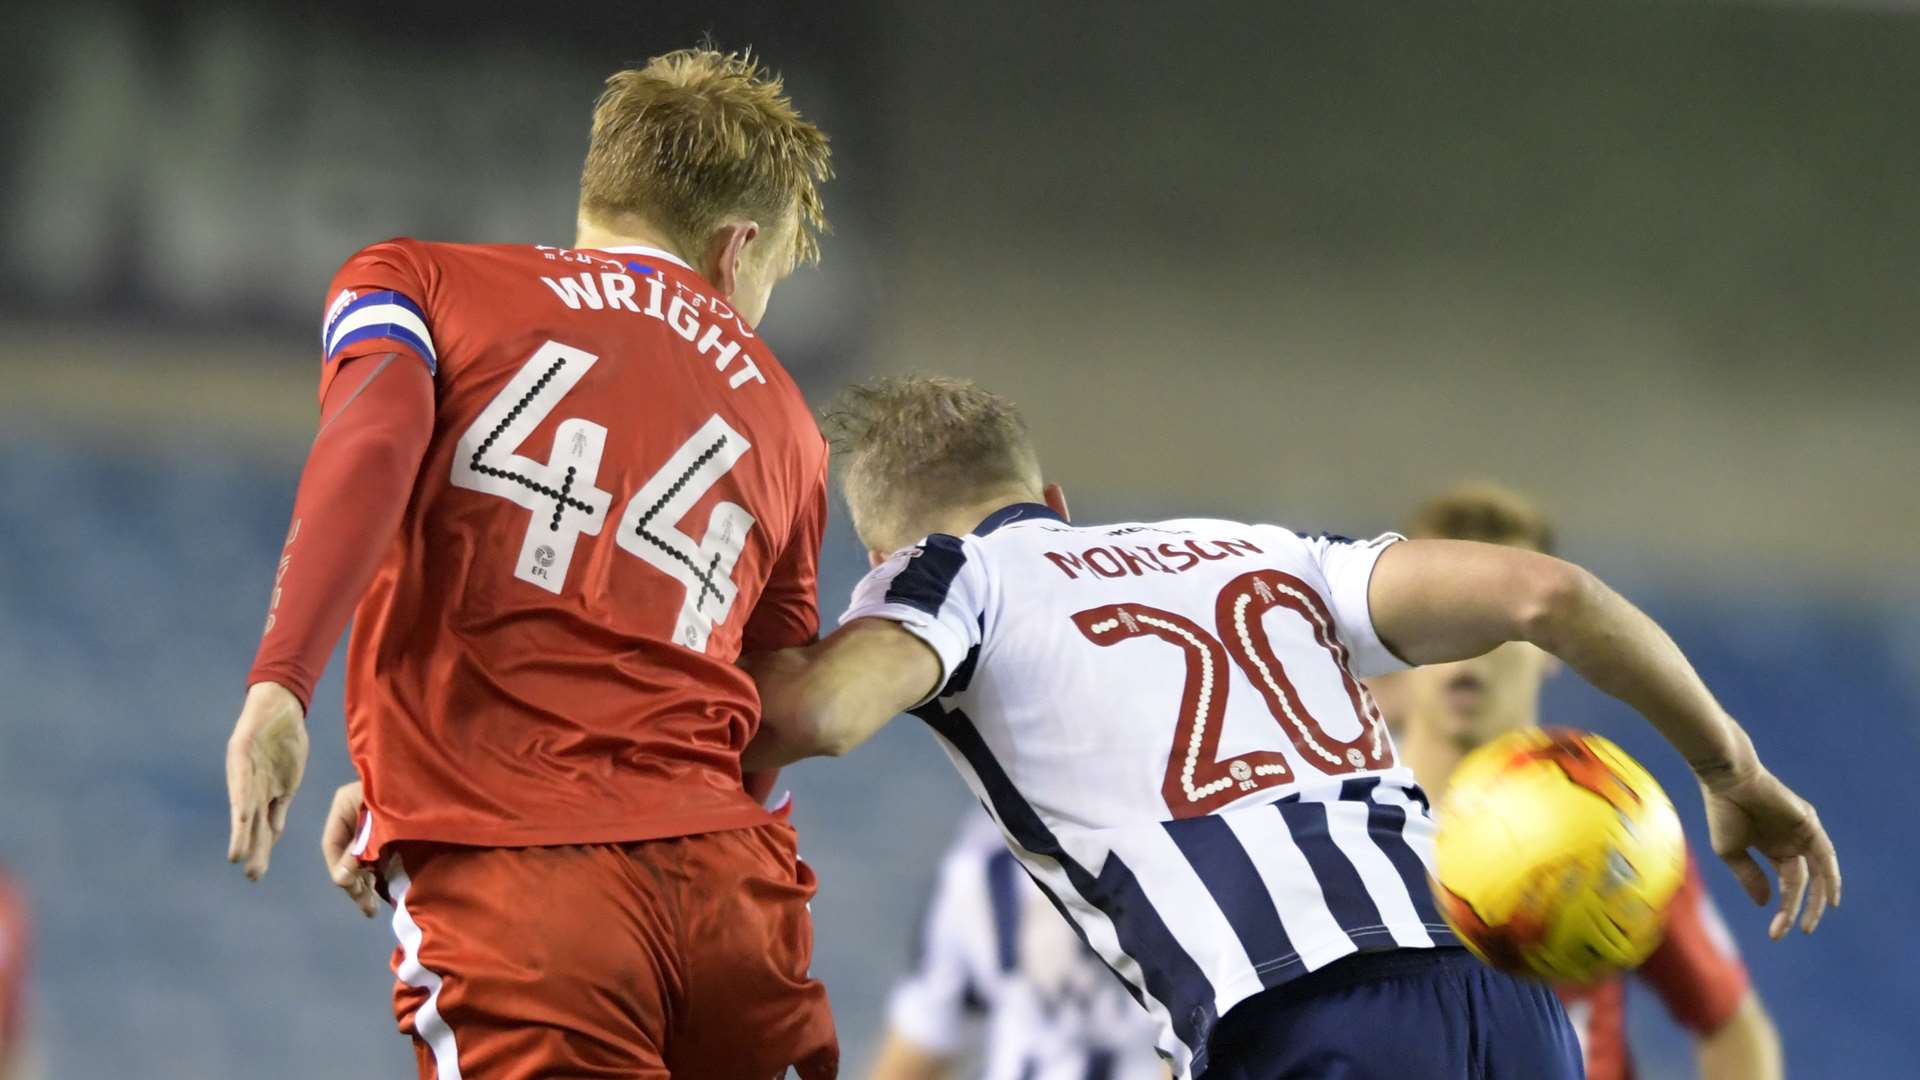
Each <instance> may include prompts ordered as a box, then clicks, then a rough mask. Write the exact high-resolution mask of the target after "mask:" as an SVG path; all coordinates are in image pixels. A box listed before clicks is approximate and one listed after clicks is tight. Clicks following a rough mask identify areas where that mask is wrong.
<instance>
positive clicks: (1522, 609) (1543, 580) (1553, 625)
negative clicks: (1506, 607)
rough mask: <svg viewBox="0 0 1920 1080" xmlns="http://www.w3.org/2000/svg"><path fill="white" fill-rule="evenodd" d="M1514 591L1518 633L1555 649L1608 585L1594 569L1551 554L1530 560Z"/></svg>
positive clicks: (1521, 638) (1548, 649) (1513, 608)
mask: <svg viewBox="0 0 1920 1080" xmlns="http://www.w3.org/2000/svg"><path fill="white" fill-rule="evenodd" d="M1518 577H1519V580H1518V582H1517V587H1516V588H1515V589H1514V591H1513V607H1512V618H1513V621H1514V625H1515V629H1516V631H1517V633H1516V635H1515V636H1516V637H1518V638H1519V639H1520V640H1522V641H1530V642H1532V643H1534V644H1535V645H1538V646H1540V647H1541V648H1544V649H1546V650H1547V651H1548V652H1552V651H1553V649H1554V646H1555V644H1556V643H1558V642H1559V641H1561V640H1562V639H1563V638H1564V637H1565V635H1566V633H1567V630H1568V629H1569V628H1570V627H1572V626H1574V625H1576V624H1577V623H1578V622H1579V621H1580V620H1581V619H1582V618H1583V617H1584V616H1585V614H1586V612H1587V611H1588V610H1589V609H1590V608H1591V607H1592V605H1593V604H1594V602H1595V600H1596V599H1597V598H1598V597H1599V596H1600V595H1601V594H1602V593H1603V592H1604V591H1605V589H1606V586H1604V585H1602V584H1601V583H1600V579H1599V578H1597V577H1594V576H1593V574H1592V573H1590V572H1588V571H1587V570H1585V569H1582V568H1581V567H1578V566H1575V565H1574V564H1572V563H1570V562H1566V561H1564V560H1561V559H1555V558H1551V557H1548V556H1544V555H1542V556H1539V557H1537V558H1534V559H1529V560H1527V562H1526V564H1525V566H1524V567H1523V568H1522V569H1521V570H1520V571H1519V574H1518Z"/></svg>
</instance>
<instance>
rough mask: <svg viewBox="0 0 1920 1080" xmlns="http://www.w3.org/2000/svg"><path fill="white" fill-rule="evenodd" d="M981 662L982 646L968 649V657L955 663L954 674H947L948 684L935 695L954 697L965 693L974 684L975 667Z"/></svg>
mask: <svg viewBox="0 0 1920 1080" xmlns="http://www.w3.org/2000/svg"><path fill="white" fill-rule="evenodd" d="M979 663H980V646H978V645H975V646H974V647H973V648H971V649H968V650H967V658H966V659H965V660H962V661H960V662H959V663H958V664H955V665H954V668H953V674H951V675H949V676H947V685H945V686H943V687H941V688H940V692H939V693H938V694H935V695H934V696H935V697H952V696H953V695H955V694H963V693H965V692H966V690H967V687H968V686H971V685H972V684H973V669H974V668H975V667H977V666H978V665H979Z"/></svg>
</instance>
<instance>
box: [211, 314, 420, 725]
mask: <svg viewBox="0 0 1920 1080" xmlns="http://www.w3.org/2000/svg"><path fill="white" fill-rule="evenodd" d="M327 367H328V371H329V373H330V375H331V374H337V375H338V376H340V377H337V378H335V377H330V378H329V379H328V380H327V381H328V383H329V384H330V385H329V388H328V389H327V391H326V393H325V397H324V403H323V405H322V407H321V416H322V420H321V422H320V434H319V435H318V436H317V437H315V439H314V440H313V449H312V450H311V451H309V452H308V454H307V466H306V470H305V471H304V472H302V473H301V475H300V493H299V495H297V496H296V497H295V499H294V503H293V524H292V526H291V527H289V529H288V530H287V543H286V547H285V548H284V549H282V550H281V552H280V566H279V569H278V571H277V572H276V574H275V577H274V584H273V595H272V599H271V600H270V601H269V603H268V607H267V627H266V630H265V631H263V632H262V634H261V639H260V651H259V652H258V653H257V654H256V655H255V656H254V660H253V670H252V671H251V672H250V673H249V674H248V676H247V682H248V684H249V685H251V684H253V683H257V682H265V681H272V682H276V683H279V684H280V685H282V686H284V687H286V688H287V689H288V690H291V691H293V693H294V696H296V697H298V698H299V699H300V704H301V707H303V708H304V707H306V706H307V705H309V704H310V703H311V702H312V700H313V684H314V683H316V682H318V681H319V679H320V673H321V671H322V669H324V668H325V666H326V663H327V657H328V655H329V654H331V653H332V652H333V646H334V643H335V642H337V641H339V640H340V632H341V631H342V630H345V629H346V626H347V620H348V619H349V618H350V617H352V615H353V609H354V606H355V605H356V604H358V603H359V602H360V596H361V594H362V593H364V592H366V589H367V583H368V582H369V581H371V580H372V579H373V574H374V571H375V569H377V568H378V566H379V564H380V559H381V556H382V555H384V554H385V552H386V548H387V545H388V543H389V542H390V540H391V538H392V537H393V533H394V530H395V529H397V528H398V527H399V525H400V517H401V515H402V513H404V512H405V510H406V507H407V500H408V498H409V497H410V496H411V495H412V493H413V484H414V479H415V477H416V475H417V474H418V473H419V471H420V461H421V458H422V457H424V456H425V454H426V450H427V441H428V439H429V438H430V437H431V436H432V434H433V376H432V374H431V373H429V372H428V370H427V368H425V367H423V366H422V365H420V364H417V363H414V362H412V359H411V357H409V356H402V355H400V353H399V352H398V351H396V350H389V351H387V352H386V353H384V354H380V355H367V356H356V357H351V358H349V359H346V360H340V361H335V362H333V363H330V364H328V365H327Z"/></svg>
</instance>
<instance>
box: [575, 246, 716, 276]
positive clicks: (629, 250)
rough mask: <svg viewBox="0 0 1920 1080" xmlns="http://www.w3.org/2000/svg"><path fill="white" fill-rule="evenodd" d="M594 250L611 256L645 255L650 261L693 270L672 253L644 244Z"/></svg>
mask: <svg viewBox="0 0 1920 1080" xmlns="http://www.w3.org/2000/svg"><path fill="white" fill-rule="evenodd" d="M594 250H596V251H606V252H611V253H612V254H615V255H645V256H647V257H648V258H650V259H659V260H660V261H662V262H670V263H672V264H673V265H675V266H677V267H679V268H680V269H682V270H692V269H693V267H691V266H688V265H687V263H686V260H684V259H682V258H681V257H680V256H678V255H675V254H674V253H673V252H671V251H662V250H660V249H659V248H657V247H648V246H647V245H645V244H623V245H621V246H620V247H610V248H595V249H594Z"/></svg>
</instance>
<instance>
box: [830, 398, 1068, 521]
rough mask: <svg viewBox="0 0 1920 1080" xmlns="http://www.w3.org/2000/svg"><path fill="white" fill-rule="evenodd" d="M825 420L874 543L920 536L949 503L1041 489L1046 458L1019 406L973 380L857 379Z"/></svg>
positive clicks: (853, 504)
mask: <svg viewBox="0 0 1920 1080" xmlns="http://www.w3.org/2000/svg"><path fill="white" fill-rule="evenodd" d="M823 426H824V427H825V428H826V431H827V435H828V437H829V438H830V439H831V440H832V441H833V447H834V453H835V456H836V458H837V460H838V462H839V465H840V487H841V491H842V493H843V494H845V496H846V499H847V510H848V511H849V512H850V513H851V514H852V515H853V527H854V530H855V531H856V532H858V533H859V534H860V540H861V542H862V543H864V544H866V545H867V546H868V547H873V548H883V549H888V548H893V547H897V546H899V545H901V544H905V543H909V542H911V541H913V540H915V539H918V538H919V537H921V536H923V535H925V534H926V533H927V532H928V531H929V528H930V523H931V522H933V521H934V520H937V519H938V517H939V515H940V514H941V513H942V512H943V511H945V510H947V509H949V508H952V507H955V506H962V505H965V504H966V503H968V502H970V501H974V500H977V499H982V498H985V497H987V496H990V495H994V494H997V493H1003V492H1009V491H1012V490H1014V489H1021V488H1024V489H1027V490H1031V491H1036V492H1037V491H1038V490H1039V489H1040V459H1039V456H1038V455H1036V454H1035V453H1034V451H1033V440H1032V437H1031V435H1030V434H1029V432H1028V430H1027V422H1026V420H1024V419H1023V418H1022V417H1021V416H1020V410H1019V409H1017V408H1015V407H1014V404H1013V402H1011V401H1008V400H1007V399H1006V398H1003V397H1001V396H1000V395H998V394H992V393H988V392H987V391H985V390H982V389H980V388H979V387H978V386H975V385H974V384H973V383H971V382H968V381H967V380H965V379H952V378H947V377H944V376H939V375H914V376H890V377H884V378H878V379H871V380H868V381H866V382H863V383H857V384H855V385H853V386H850V387H848V388H847V389H846V390H845V391H843V392H841V394H840V396H839V397H838V398H837V399H836V400H835V401H834V403H833V405H832V406H831V407H830V408H829V409H828V410H827V413H826V415H825V416H824V417H823Z"/></svg>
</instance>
